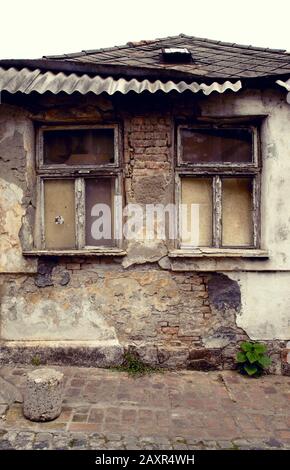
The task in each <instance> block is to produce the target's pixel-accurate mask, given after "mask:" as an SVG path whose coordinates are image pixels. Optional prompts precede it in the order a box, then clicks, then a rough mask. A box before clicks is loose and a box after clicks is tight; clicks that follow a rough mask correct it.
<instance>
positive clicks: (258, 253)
mask: <svg viewBox="0 0 290 470" xmlns="http://www.w3.org/2000/svg"><path fill="white" fill-rule="evenodd" d="M168 256H169V258H259V259H263V258H264V259H267V258H269V253H268V251H266V250H257V249H251V248H248V249H247V248H192V249H190V248H186V249H185V248H182V249H178V250H172V251H171V252H170V253H169V254H168Z"/></svg>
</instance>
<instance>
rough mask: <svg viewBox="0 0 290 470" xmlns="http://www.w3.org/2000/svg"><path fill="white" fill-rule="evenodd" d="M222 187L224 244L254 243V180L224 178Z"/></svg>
mask: <svg viewBox="0 0 290 470" xmlns="http://www.w3.org/2000/svg"><path fill="white" fill-rule="evenodd" d="M222 188H223V189H222V244H223V246H250V245H252V244H253V222H252V180H251V179H250V178H224V179H223V182H222Z"/></svg>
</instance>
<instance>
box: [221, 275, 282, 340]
mask: <svg viewBox="0 0 290 470" xmlns="http://www.w3.org/2000/svg"><path fill="white" fill-rule="evenodd" d="M229 275H230V278H231V279H235V280H236V281H237V282H238V284H239V286H240V291H241V299H242V305H241V310H240V312H239V314H238V315H237V325H238V326H239V327H240V328H242V329H243V330H244V331H245V332H246V333H247V334H248V335H249V337H250V338H251V339H253V340H273V339H278V340H289V338H290V288H289V286H290V273H286V272H283V273H272V272H270V273H257V272H256V273H249V272H248V273H230V274H229Z"/></svg>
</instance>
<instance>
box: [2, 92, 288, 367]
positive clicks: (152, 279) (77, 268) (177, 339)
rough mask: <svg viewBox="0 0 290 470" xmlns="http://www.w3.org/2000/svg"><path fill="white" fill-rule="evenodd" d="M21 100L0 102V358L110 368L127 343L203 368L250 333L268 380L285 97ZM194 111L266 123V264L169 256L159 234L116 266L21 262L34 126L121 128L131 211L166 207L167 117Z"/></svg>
mask: <svg viewBox="0 0 290 470" xmlns="http://www.w3.org/2000/svg"><path fill="white" fill-rule="evenodd" d="M30 99H31V100H32V98H31V97H27V98H25V99H24V98H23V100H24V102H26V104H27V102H28V101H27V100H30ZM33 99H34V100H35V102H34V106H31V107H30V108H29V109H30V111H29V112H28V111H25V110H24V108H25V103H24V104H23V103H22V105H21V106H20V105H19V106H9V105H5V104H3V105H1V107H0V168H1V178H0V273H2V275H1V279H0V340H1V341H2V344H1V349H0V361H1V360H3V361H4V360H5V357H6V358H7V357H8V356H9V354H10V357H13V358H17V360H21V356H22V357H23V360H24V361H28V362H29V361H30V359H31V357H32V356H31V355H33V351H38V353H39V354H40V355H41V356H42V357H43V358H44V360H47V361H54V362H55V363H60V362H61V361H67V362H69V361H73V362H75V363H78V364H80V363H81V361H83V363H86V364H88V363H90V357H89V356H90V352H91V360H92V361H94V360H95V361H96V363H97V364H98V365H106V364H110V365H111V364H112V363H113V362H114V361H115V362H116V363H118V361H119V362H120V360H121V357H122V353H123V350H124V348H125V347H134V348H136V350H137V351H138V354H139V355H140V357H141V358H142V359H143V360H144V361H145V362H148V363H151V364H158V365H161V366H164V367H189V368H192V369H200V370H211V369H212V368H222V367H234V359H233V358H234V356H235V353H236V350H237V347H238V344H239V342H240V341H242V340H245V339H249V338H251V339H255V340H266V341H267V342H268V345H269V347H270V349H271V351H272V353H273V357H274V359H275V360H274V363H275V367H274V369H275V371H276V372H277V371H278V372H279V371H280V369H281V364H280V362H281V361H280V356H281V348H285V347H286V343H285V341H286V340H289V339H290V331H289V325H290V313H289V312H290V297H289V292H288V290H289V288H288V285H289V280H290V279H289V272H290V251H289V237H290V218H289V214H288V207H287V201H288V199H289V188H290V160H289V158H288V153H289V148H290V134H289V132H288V128H289V120H290V107H289V105H287V103H286V102H285V97H284V94H283V93H282V92H279V91H274V90H273V91H269V90H268V91H258V90H248V91H241V92H239V93H238V94H231V93H225V94H223V95H222V96H220V95H216V94H213V95H211V96H209V97H207V98H204V97H201V98H199V97H198V96H194V97H189V96H188V97H187V98H186V99H185V98H184V97H173V96H172V97H171V96H167V97H166V99H163V98H162V99H161V98H160V101H158V99H159V98H158V97H157V96H156V97H154V100H153V101H152V99H151V98H150V99H148V98H146V97H142V96H138V97H135V98H134V100H133V99H132V100H131V98H130V96H126V97H113V98H108V97H107V98H105V97H79V96H71V97H68V96H59V97H58V98H57V100H58V101H57V105H56V101H55V99H56V98H55V97H53V96H49V97H46V96H42V97H34V98H33ZM15 100H17V97H15ZM25 100H26V101H25ZM196 114H199V115H202V116H211V117H217V116H218V115H221V116H231V117H232V116H240V115H245V116H249V115H259V114H260V115H264V116H265V115H267V116H268V117H266V118H264V120H263V123H262V126H261V150H262V159H263V171H262V194H261V207H262V211H261V218H262V226H261V240H262V242H261V248H263V249H265V250H268V252H269V257H268V259H255V260H253V259H247V258H244V259H240V258H226V257H220V258H215V257H212V258H208V257H207V258H181V259H174V258H171V257H170V250H171V249H172V248H176V246H175V244H174V241H172V240H171V241H169V240H167V241H161V240H157V241H149V242H148V241H147V242H144V241H142V240H132V241H130V242H128V243H127V242H125V244H124V248H125V249H127V256H125V257H124V258H122V259H113V258H110V257H101V258H100V259H96V258H88V259H82V258H71V259H66V258H62V257H61V258H59V259H51V258H44V259H42V258H41V259H40V260H39V261H37V260H33V259H32V258H27V257H24V256H22V249H27V250H29V249H31V248H32V247H33V238H34V235H35V233H37V229H38V227H35V229H36V231H35V233H34V232H33V227H34V221H35V217H36V214H35V211H36V206H37V205H36V191H35V188H36V180H35V163H36V162H35V157H36V155H35V148H34V142H35V129H34V124H33V120H41V121H42V122H48V123H55V122H67V123H74V122H75V121H76V120H78V122H80V123H81V122H86V123H87V122H94V123H103V122H106V121H107V122H120V123H121V130H122V136H123V149H122V150H123V151H122V152H121V153H122V158H123V166H124V176H125V178H124V187H125V196H124V202H126V203H128V202H130V203H140V204H141V205H143V206H144V205H145V204H150V203H165V204H168V203H172V202H174V200H175V191H174V156H175V142H174V138H173V135H174V132H173V131H174V125H175V120H176V119H179V118H183V119H187V118H189V119H192V118H193V117H195V116H196ZM269 195H270V197H269ZM259 271H260V272H259ZM267 271H268V272H267ZM84 344H86V345H87V346H84ZM9 345H10V346H9ZM17 345H18V346H17ZM9 348H10V349H9ZM17 348H18V349H17ZM86 348H87V349H86ZM9 351H10V352H9ZM45 351H47V352H45ZM88 351H89V352H88ZM1 354H2V356H1ZM285 357H286V358H287V357H288V354H286V355H285ZM279 361H280V362H279ZM285 361H286V360H285ZM279 364H280V366H279ZM279 367H280V369H279Z"/></svg>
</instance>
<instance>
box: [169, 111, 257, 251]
mask: <svg viewBox="0 0 290 470" xmlns="http://www.w3.org/2000/svg"><path fill="white" fill-rule="evenodd" d="M207 121H209V119H207ZM177 135H178V139H177V144H178V145H177V160H176V161H177V165H176V168H175V171H176V173H177V175H178V176H179V178H180V182H181V191H180V192H181V197H180V202H181V203H182V204H181V206H180V208H181V212H180V217H179V221H180V224H179V225H180V240H179V241H180V245H181V246H182V247H185V248H186V247H187V246H191V247H194V246H200V247H213V248H223V247H224V248H243V247H245V248H260V180H261V178H260V174H261V163H260V158H259V155H258V150H259V142H258V128H257V127H256V126H255V124H254V122H249V123H248V124H244V123H243V124H241V123H240V120H238V121H237V126H236V127H235V125H234V121H233V125H232V124H230V123H229V121H228V120H224V122H223V121H222V120H219V122H218V123H217V124H216V123H214V122H213V123H209V122H207V123H202V124H201V125H200V126H198V125H192V126H191V125H186V124H184V123H183V124H181V125H180V126H179V127H178V129H177ZM183 204H187V205H188V207H189V206H190V205H198V207H199V222H198V228H199V234H198V237H197V236H196V235H197V234H196V224H192V230H193V232H194V233H193V232H191V233H190V232H189V233H185V229H184V227H185V228H186V229H187V230H188V228H189V227H190V223H191V219H192V216H191V215H190V210H188V211H187V214H185V213H184V207H183ZM195 214H196V212H195Z"/></svg>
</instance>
